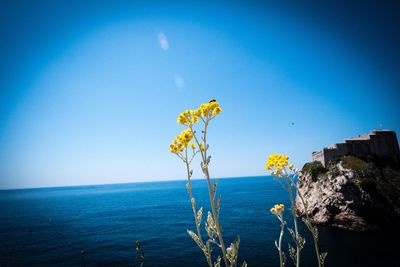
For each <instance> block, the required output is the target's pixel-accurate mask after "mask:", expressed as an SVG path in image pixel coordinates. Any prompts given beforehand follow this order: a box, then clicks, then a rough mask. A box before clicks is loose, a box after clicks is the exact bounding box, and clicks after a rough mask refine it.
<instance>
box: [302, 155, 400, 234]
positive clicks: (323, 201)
mask: <svg viewBox="0 0 400 267" xmlns="http://www.w3.org/2000/svg"><path fill="white" fill-rule="evenodd" d="M297 183H298V187H299V191H300V193H301V194H302V195H303V196H304V199H305V201H306V203H307V205H308V208H307V210H308V213H309V215H310V217H311V219H312V220H313V221H314V223H316V224H327V225H334V226H338V227H343V228H347V229H351V230H357V231H366V230H379V229H399V228H400V170H399V168H398V167H393V166H384V164H382V163H378V162H376V161H374V160H373V159H372V158H357V157H354V156H346V157H342V158H341V159H338V160H336V161H333V162H331V163H330V164H329V165H328V166H327V167H326V168H324V167H323V166H322V164H320V163H319V162H317V161H315V162H312V163H307V164H306V165H304V167H303V170H302V175H301V176H300V177H299V179H298V181H297ZM296 205H297V209H298V212H299V214H300V215H304V208H303V205H302V204H301V201H300V199H299V197H297V198H296Z"/></svg>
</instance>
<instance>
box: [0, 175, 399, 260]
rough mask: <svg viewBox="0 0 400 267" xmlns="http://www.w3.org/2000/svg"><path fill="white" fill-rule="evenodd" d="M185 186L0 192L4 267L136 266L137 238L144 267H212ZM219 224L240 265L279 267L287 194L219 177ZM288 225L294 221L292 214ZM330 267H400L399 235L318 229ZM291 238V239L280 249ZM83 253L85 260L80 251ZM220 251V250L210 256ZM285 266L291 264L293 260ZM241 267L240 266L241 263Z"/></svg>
mask: <svg viewBox="0 0 400 267" xmlns="http://www.w3.org/2000/svg"><path fill="white" fill-rule="evenodd" d="M185 183H186V181H168V182H145V183H130V184H111V185H93V186H74V187H57V188H40V189H20V190H2V191H0V267H6V266H7V267H8V266H24V267H25V266H44V267H45V266H132V267H133V266H139V265H138V263H139V262H137V261H136V250H135V244H136V240H140V243H141V247H142V248H143V250H144V261H143V266H145V267H146V266H190V267H195V266H207V263H206V260H205V258H204V255H203V254H202V252H201V250H200V249H199V247H198V246H197V245H196V244H195V242H194V241H193V240H192V239H191V238H190V237H189V235H188V234H187V229H192V230H195V225H194V219H193V213H192V209H191V204H190V200H189V197H188V193H187V191H186V187H185ZM192 187H193V193H194V196H195V198H196V201H197V205H198V207H200V206H202V207H203V208H204V216H203V223H202V233H203V238H206V231H205V229H204V219H205V217H206V214H207V211H208V210H210V208H209V202H208V192H207V185H206V181H205V180H204V179H199V180H193V181H192ZM218 193H219V194H220V195H221V196H222V198H221V212H220V222H221V225H222V229H223V235H224V240H225V243H226V245H227V246H229V244H230V243H231V242H233V240H234V239H235V237H236V236H237V235H239V236H240V240H241V242H240V248H239V263H241V262H242V261H244V260H245V261H246V262H247V263H248V266H279V257H278V252H277V249H276V248H275V245H274V241H275V240H276V239H278V236H279V230H280V225H279V222H278V220H277V219H276V218H275V217H274V216H273V215H272V214H271V213H270V212H269V209H270V208H271V207H272V206H273V205H274V204H277V203H284V204H285V205H286V208H287V210H286V211H285V213H286V215H289V213H290V210H288V208H289V206H290V205H289V199H288V194H287V193H286V191H284V190H283V189H282V188H281V187H280V186H279V184H277V183H276V181H274V180H273V179H272V177H270V176H265V177H240V178H224V179H219V180H218ZM285 220H286V221H287V224H288V227H292V219H291V217H290V216H286V217H285ZM300 232H301V234H302V235H303V236H304V237H305V238H306V244H305V248H304V249H303V250H302V255H301V266H307V267H309V266H317V265H316V258H315V254H314V250H313V242H312V238H311V236H310V234H309V233H308V232H307V229H306V228H305V226H304V225H303V223H302V222H300ZM319 233H320V235H319V236H320V247H321V252H325V251H327V252H328V256H327V258H326V264H325V266H327V267H330V266H332V267H333V266H337V267H343V266H351V267H358V266H359V267H366V266H367V267H368V266H371V267H372V266H400V252H399V249H400V246H399V241H400V234H399V233H395V232H385V231H383V232H382V231H380V232H368V233H360V232H351V231H347V230H343V229H338V228H333V227H322V226H320V227H319ZM288 242H291V244H292V245H293V241H292V240H291V237H290V235H289V233H288V232H286V233H285V236H284V248H285V250H286V251H287V244H288ZM81 251H84V254H83V255H82V254H81ZM219 254H220V250H219V248H218V247H214V248H213V255H214V257H216V256H217V255H219ZM286 265H287V266H293V264H292V262H291V259H290V258H289V256H287V264H286ZM239 266H240V264H239Z"/></svg>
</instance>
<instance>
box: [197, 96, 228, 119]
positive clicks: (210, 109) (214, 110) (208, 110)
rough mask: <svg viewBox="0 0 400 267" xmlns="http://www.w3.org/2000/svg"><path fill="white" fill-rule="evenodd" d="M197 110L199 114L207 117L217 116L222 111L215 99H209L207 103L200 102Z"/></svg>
mask: <svg viewBox="0 0 400 267" xmlns="http://www.w3.org/2000/svg"><path fill="white" fill-rule="evenodd" d="M197 111H198V112H197V113H198V114H199V116H201V117H203V118H204V119H208V118H211V117H215V116H217V115H218V114H219V113H221V112H222V109H221V107H220V106H219V103H218V102H217V101H216V100H211V101H210V102H209V103H204V104H201V105H200V107H199V108H198V109H197Z"/></svg>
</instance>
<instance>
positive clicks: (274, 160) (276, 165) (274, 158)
mask: <svg viewBox="0 0 400 267" xmlns="http://www.w3.org/2000/svg"><path fill="white" fill-rule="evenodd" d="M288 165H289V157H288V156H286V155H279V154H271V155H270V156H269V158H268V160H267V164H266V165H265V169H266V170H267V171H268V170H274V171H275V172H280V171H281V170H282V169H283V168H284V167H286V166H288Z"/></svg>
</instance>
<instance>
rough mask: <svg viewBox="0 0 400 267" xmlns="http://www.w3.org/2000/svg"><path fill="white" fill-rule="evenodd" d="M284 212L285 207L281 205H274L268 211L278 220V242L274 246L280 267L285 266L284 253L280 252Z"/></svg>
mask: <svg viewBox="0 0 400 267" xmlns="http://www.w3.org/2000/svg"><path fill="white" fill-rule="evenodd" d="M284 211H285V205H283V204H279V205H278V204H276V205H275V206H273V207H272V208H271V209H270V212H271V213H272V214H274V215H275V216H276V218H278V220H279V221H280V223H281V232H280V234H279V241H278V242H277V241H275V246H276V248H277V249H278V252H279V263H280V267H284V266H285V261H286V257H285V253H284V252H283V251H282V238H283V234H284V232H285V225H286V222H285V221H284V220H283V212H284Z"/></svg>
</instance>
